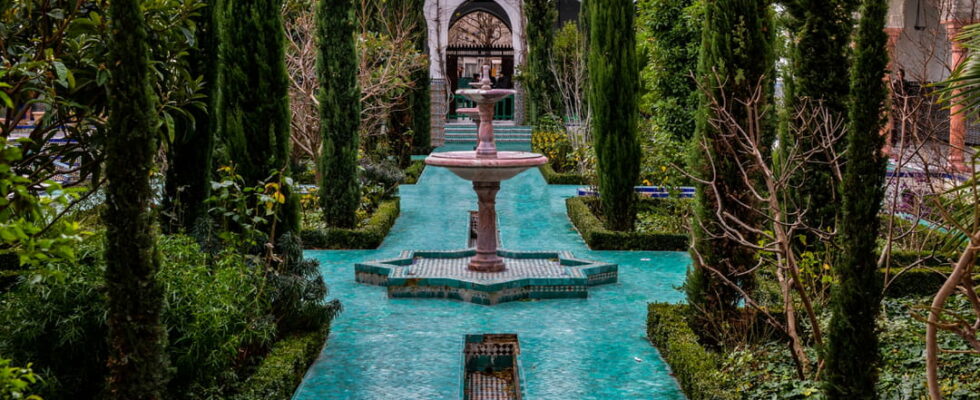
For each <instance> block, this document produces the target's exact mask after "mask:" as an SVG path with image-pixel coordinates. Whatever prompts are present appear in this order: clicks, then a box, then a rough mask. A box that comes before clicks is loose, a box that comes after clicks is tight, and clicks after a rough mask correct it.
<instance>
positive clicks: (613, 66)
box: [585, 0, 640, 231]
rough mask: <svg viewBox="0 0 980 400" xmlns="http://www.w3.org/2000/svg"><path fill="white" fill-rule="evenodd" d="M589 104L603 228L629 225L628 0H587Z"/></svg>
mask: <svg viewBox="0 0 980 400" xmlns="http://www.w3.org/2000/svg"><path fill="white" fill-rule="evenodd" d="M585 7H586V8H587V10H588V11H587V12H588V14H589V19H590V23H589V30H590V32H589V49H588V51H589V56H588V69H589V104H590V105H591V106H592V124H593V125H592V130H593V137H594V141H595V152H596V157H597V159H598V175H599V195H600V200H601V203H602V211H603V215H604V216H605V224H606V226H607V227H608V228H609V229H612V230H617V231H630V230H632V229H633V224H634V222H635V220H636V193H635V192H634V191H633V186H634V185H636V182H637V180H638V179H639V174H640V145H639V142H638V139H637V131H636V130H637V123H638V121H637V120H638V117H639V108H638V105H637V103H638V94H639V72H640V71H639V68H638V67H639V64H638V63H637V59H636V33H635V30H634V6H633V2H632V1H631V0H588V1H587V2H586V3H585Z"/></svg>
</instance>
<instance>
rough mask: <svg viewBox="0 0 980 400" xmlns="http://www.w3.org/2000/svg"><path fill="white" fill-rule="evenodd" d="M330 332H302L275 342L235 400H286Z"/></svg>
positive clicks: (300, 380) (314, 358)
mask: <svg viewBox="0 0 980 400" xmlns="http://www.w3.org/2000/svg"><path fill="white" fill-rule="evenodd" d="M329 335H330V329H329V328H327V329H324V330H321V331H317V332H309V333H301V334H296V335H292V336H289V337H286V338H284V339H282V340H280V341H279V342H277V343H276V344H275V345H274V346H273V347H272V350H270V351H269V354H268V355H266V356H265V358H264V359H262V362H261V363H260V364H259V366H258V368H257V369H256V370H255V373H253V374H252V376H250V377H248V379H247V380H245V383H244V384H242V388H241V390H239V392H238V394H237V395H235V397H234V399H235V400H289V399H291V398H292V397H293V392H295V391H296V388H297V387H298V386H299V384H300V382H302V381H303V376H304V375H306V370H307V369H309V368H310V365H311V364H313V361H314V360H316V357H317V355H319V354H320V350H322V349H323V344H324V342H325V341H326V338H327V337H328V336H329Z"/></svg>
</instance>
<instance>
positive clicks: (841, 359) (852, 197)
mask: <svg viewBox="0 0 980 400" xmlns="http://www.w3.org/2000/svg"><path fill="white" fill-rule="evenodd" d="M887 12H888V5H887V3H886V2H885V1H884V0H863V1H862V4H861V21H860V23H859V24H858V31H857V37H856V43H855V57H854V65H853V67H852V70H851V96H850V102H849V104H848V116H849V118H848V119H849V121H848V132H847V154H848V165H847V169H846V170H845V171H844V182H843V190H842V192H843V194H844V206H843V212H842V226H841V234H842V242H841V245H842V247H843V252H842V253H843V255H842V257H841V261H840V263H839V264H838V265H837V267H836V272H837V274H838V278H839V279H840V284H838V285H837V286H836V287H834V289H833V292H832V293H831V300H830V307H831V311H832V313H833V315H832V317H831V320H830V329H829V331H828V341H827V349H826V351H827V352H826V357H825V359H826V368H827V369H826V371H825V376H824V382H825V388H826V393H827V397H828V398H830V399H876V398H877V395H876V393H875V382H876V381H877V379H878V372H877V367H878V360H879V355H878V337H877V334H876V332H875V329H876V321H875V320H876V318H877V316H878V311H879V309H880V305H881V279H880V278H879V277H878V276H877V273H876V271H877V262H876V261H877V259H878V257H877V256H876V255H875V249H876V240H877V238H878V211H879V210H880V208H881V202H882V199H883V198H884V182H885V166H886V162H887V158H886V157H885V155H883V154H882V152H881V147H882V145H883V144H884V139H883V137H882V136H881V135H880V132H881V127H882V126H883V125H884V118H883V117H884V113H885V104H886V100H887V96H888V91H887V87H886V86H885V82H884V81H883V80H882V77H883V76H885V68H887V65H888V51H887V49H886V42H887V40H888V37H887V35H886V34H885V32H884V28H885V16H886V15H887Z"/></svg>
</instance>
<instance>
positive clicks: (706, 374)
mask: <svg viewBox="0 0 980 400" xmlns="http://www.w3.org/2000/svg"><path fill="white" fill-rule="evenodd" d="M686 309H687V306H685V305H676V304H666V303H652V304H650V305H649V306H648V307H647V338H648V339H649V340H650V342H651V343H653V345H654V346H656V347H657V349H658V350H659V351H660V355H661V356H662V357H663V358H664V360H665V361H666V362H667V364H669V365H670V369H671V371H672V372H673V375H674V377H675V378H677V382H678V383H679V384H680V385H681V388H682V389H683V390H684V394H686V395H687V398H689V399H691V400H724V399H736V398H739V396H738V393H737V392H736V391H735V390H734V385H733V382H732V379H731V378H730V377H729V376H727V375H726V374H725V373H724V372H723V371H722V370H720V369H719V365H720V362H719V359H718V355H717V354H715V353H712V352H711V351H708V350H707V349H705V348H704V347H702V346H701V344H700V343H699V340H698V336H697V334H695V333H694V331H692V330H691V328H690V327H689V326H688V324H687V321H686V319H685V315H687V311H686Z"/></svg>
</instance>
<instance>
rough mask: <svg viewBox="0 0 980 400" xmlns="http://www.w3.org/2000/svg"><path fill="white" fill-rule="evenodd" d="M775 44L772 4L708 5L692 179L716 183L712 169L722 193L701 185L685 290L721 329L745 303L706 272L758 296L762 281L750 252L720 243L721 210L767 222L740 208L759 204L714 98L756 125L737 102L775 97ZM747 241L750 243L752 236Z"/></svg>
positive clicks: (768, 132)
mask: <svg viewBox="0 0 980 400" xmlns="http://www.w3.org/2000/svg"><path fill="white" fill-rule="evenodd" d="M772 43H773V23H772V15H771V11H770V9H769V1H767V0H708V1H706V4H705V17H704V26H703V29H702V32H701V51H700V55H699V58H698V69H697V79H698V81H699V84H700V85H701V87H702V88H703V90H702V93H700V94H699V96H700V100H699V103H700V105H699V108H698V112H697V115H696V120H695V137H694V140H695V143H696V145H695V146H693V147H692V148H693V150H694V151H693V154H692V157H691V161H690V165H691V167H692V171H693V173H694V174H696V175H697V176H698V177H700V178H702V179H707V180H710V179H712V170H713V171H714V180H715V183H714V184H715V186H716V188H715V190H711V189H709V188H708V187H706V186H705V185H704V184H698V185H697V194H696V206H695V212H694V224H693V228H692V230H693V253H694V254H693V259H694V268H693V269H692V270H691V271H690V272H689V273H688V281H687V282H686V283H685V290H686V292H687V299H688V302H689V303H690V304H691V305H693V306H694V307H695V309H697V310H700V311H701V313H703V317H705V318H711V319H714V320H716V322H719V323H721V322H723V321H727V320H729V319H730V318H733V317H734V316H735V315H736V314H737V312H738V307H739V304H740V302H741V301H742V296H741V294H740V293H739V291H738V290H736V289H735V288H733V287H731V286H729V284H727V283H725V282H724V280H723V279H721V278H719V277H718V276H717V275H716V274H714V273H713V272H711V271H710V270H708V268H706V267H711V268H713V269H715V270H717V271H719V272H720V273H721V274H723V275H724V276H725V277H726V278H727V279H728V280H730V281H732V282H733V283H735V284H736V285H738V286H739V287H740V288H741V289H742V290H744V291H746V292H748V293H751V292H752V291H753V290H754V288H755V286H756V281H755V278H754V276H753V275H752V274H751V273H748V271H749V270H750V269H751V268H752V267H753V266H754V265H755V263H756V261H755V253H754V252H753V251H752V250H751V249H748V248H746V247H744V246H741V245H739V244H738V243H736V242H735V241H732V240H729V239H725V238H723V237H720V236H721V232H722V229H721V227H720V226H719V222H718V220H717V215H718V214H717V213H716V211H717V210H718V209H719V208H720V209H722V210H724V211H726V212H729V213H731V214H732V215H734V216H736V217H738V218H739V219H740V220H742V221H744V222H746V223H749V224H753V225H755V224H759V223H761V221H760V220H759V217H758V216H757V215H755V214H754V213H753V212H751V211H749V210H747V209H746V208H745V207H743V206H742V205H741V204H749V205H751V204H752V202H753V199H752V197H751V194H750V192H749V191H748V190H747V187H746V184H745V182H744V180H743V175H742V173H741V171H740V169H739V167H738V165H737V164H736V162H735V160H736V154H735V153H733V152H734V151H735V149H733V148H732V147H731V146H729V145H728V144H727V142H726V140H725V139H723V138H722V132H719V131H718V130H717V129H715V128H714V127H712V125H711V124H710V123H709V121H710V119H711V118H713V111H712V109H711V105H710V104H711V103H710V99H711V98H716V99H718V100H720V101H727V104H730V105H732V107H731V110H730V112H731V113H732V115H733V116H734V117H735V118H736V119H737V121H738V123H739V125H741V126H744V127H747V126H749V124H750V123H754V121H750V120H749V116H748V112H747V111H748V110H746V109H745V107H744V106H741V105H739V104H738V102H737V101H738V100H743V101H744V100H747V99H749V98H751V97H752V95H753V93H754V92H755V91H756V90H757V88H758V85H760V84H761V85H763V87H764V90H765V92H766V93H771V90H770V89H769V88H770V87H771V86H772V79H773V76H774V74H775V64H774V57H773V48H772ZM720 86H724V95H725V96H727V97H726V98H725V99H721V98H720V97H721V96H722V92H721V91H720V90H719V87H720ZM705 91H708V92H705ZM770 101H771V99H770V97H769V96H765V97H764V98H763V104H760V105H759V106H760V107H762V108H766V107H771V102H770ZM772 125H773V124H772V123H771V121H761V126H760V129H761V130H762V132H763V134H764V135H765V136H768V137H774V136H775V135H774V132H773V126H772ZM702 145H703V146H704V148H702ZM764 150H765V149H764ZM742 158H743V159H744V157H742ZM712 164H713V165H712ZM715 191H717V193H718V194H717V195H715V193H714V192H715ZM746 234H747V235H748V237H749V238H751V235H750V234H748V232H746Z"/></svg>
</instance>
